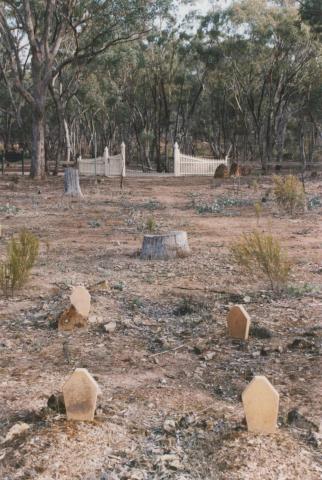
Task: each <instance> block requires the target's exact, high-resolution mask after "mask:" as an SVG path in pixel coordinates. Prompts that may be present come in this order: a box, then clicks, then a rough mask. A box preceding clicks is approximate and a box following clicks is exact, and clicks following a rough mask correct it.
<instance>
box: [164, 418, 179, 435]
mask: <svg viewBox="0 0 322 480" xmlns="http://www.w3.org/2000/svg"><path fill="white" fill-rule="evenodd" d="M163 430H164V431H165V432H167V433H173V432H175V430H176V422H175V421H174V420H172V419H171V418H167V419H166V420H165V421H164V423H163Z"/></svg>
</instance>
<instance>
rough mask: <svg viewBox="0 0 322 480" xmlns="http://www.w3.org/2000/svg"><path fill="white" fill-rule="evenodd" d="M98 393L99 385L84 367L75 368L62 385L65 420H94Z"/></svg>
mask: <svg viewBox="0 0 322 480" xmlns="http://www.w3.org/2000/svg"><path fill="white" fill-rule="evenodd" d="M99 393H100V389H99V386H98V385H97V383H96V382H95V380H94V379H93V377H92V376H91V375H90V373H89V372H88V371H87V370H86V368H76V370H75V371H74V373H73V374H72V375H71V376H70V377H69V379H68V380H67V381H66V382H65V384H64V386H63V396H64V402H65V408H66V414H67V420H79V421H92V420H94V414H95V409H96V400H97V395H98V394H99Z"/></svg>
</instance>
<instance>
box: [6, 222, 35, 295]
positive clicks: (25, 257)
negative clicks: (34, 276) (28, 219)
mask: <svg viewBox="0 0 322 480" xmlns="http://www.w3.org/2000/svg"><path fill="white" fill-rule="evenodd" d="M38 252H39V240H38V238H37V237H36V236H35V235H33V234H32V233H31V232H29V231H28V230H27V229H25V228H24V229H22V230H21V231H20V232H19V235H18V237H17V238H15V237H13V238H12V239H11V240H10V242H9V244H8V246H7V258H6V260H5V261H3V262H1V263H0V288H1V289H2V291H3V293H4V295H6V296H8V295H9V294H10V293H11V294H13V292H14V290H15V289H17V288H21V287H23V286H24V285H25V283H26V282H27V280H28V277H29V274H30V270H31V269H32V267H33V266H34V264H35V261H36V260H37V257H38Z"/></svg>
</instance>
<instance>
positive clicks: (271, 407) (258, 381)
mask: <svg viewBox="0 0 322 480" xmlns="http://www.w3.org/2000/svg"><path fill="white" fill-rule="evenodd" d="M242 400H243V405H244V410H245V416H246V422H247V428H248V431H249V432H253V433H263V434H270V433H274V432H275V431H276V428H277V416H278V406H279V394H278V392H277V391H276V390H275V388H274V387H273V386H272V385H271V383H270V382H269V381H268V380H267V378H266V377H264V376H256V377H254V378H253V380H252V381H251V382H250V384H249V385H248V386H247V387H246V388H245V390H244V391H243V393H242Z"/></svg>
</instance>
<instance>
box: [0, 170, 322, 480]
mask: <svg viewBox="0 0 322 480" xmlns="http://www.w3.org/2000/svg"><path fill="white" fill-rule="evenodd" d="M271 183H272V180H271V178H269V177H260V178H259V179H257V180H256V181H254V179H253V178H245V179H242V181H241V185H240V186H239V185H237V184H236V183H234V181H233V180H225V181H216V183H214V181H213V179H210V178H177V179H176V178H154V179H148V178H145V179H138V178H128V179H126V182H125V188H124V190H123V192H120V190H119V181H118V179H100V181H99V182H98V183H95V182H94V180H88V179H83V180H82V182H81V185H82V190H83V192H84V194H85V200H84V201H82V202H71V201H70V200H68V199H66V198H64V197H63V195H62V190H63V180H62V178H61V177H60V178H51V179H49V180H48V181H46V182H45V183H41V184H40V183H35V182H33V181H31V180H29V179H27V178H26V179H21V178H20V180H19V181H17V180H15V179H14V178H10V177H7V176H6V177H4V178H1V179H0V214H1V224H2V237H1V244H0V248H1V253H3V254H4V253H5V247H6V244H7V241H8V239H9V238H10V237H11V235H12V234H14V233H16V232H17V231H18V230H19V229H20V228H21V227H23V226H26V227H28V228H29V229H30V230H31V231H32V232H34V233H35V234H36V235H37V236H38V237H39V238H40V241H41V252H40V257H39V259H38V262H37V265H36V267H35V268H34V270H33V274H32V276H31V278H30V280H29V283H28V285H27V286H26V287H25V288H24V289H23V290H22V291H20V292H17V293H15V295H14V297H10V298H8V299H6V298H4V297H1V299H0V307H1V310H0V315H1V316H0V381H1V387H0V395H1V403H0V437H1V439H0V478H1V479H3V480H16V479H39V480H40V479H41V480H51V479H55V480H56V479H58V480H74V479H75V480H76V479H77V480H78V479H79V480H125V479H133V480H146V479H175V480H196V479H207V480H210V479H216V480H217V479H218V480H235V479H236V480H237V479H238V480H243V479H245V480H246V479H247V480H259V479H265V480H284V479H285V480H290V479H292V480H293V479H306V480H318V479H321V478H322V447H321V439H322V434H321V430H320V421H321V418H322V417H321V414H322V402H321V394H322V383H321V354H322V285H321V280H322V254H321V250H322V222H321V220H322V184H321V180H320V179H319V178H317V179H314V180H309V181H308V182H307V185H306V189H307V196H308V199H309V200H310V206H311V209H309V210H308V211H306V212H305V213H304V214H302V215H300V216H298V217H295V218H290V217H289V216H287V215H283V214H281V213H280V212H279V211H278V210H277V207H276V204H275V202H274V200H273V197H272V195H266V196H265V194H267V192H268V191H269V189H270V187H271ZM263 197H265V200H267V201H265V202H264V203H261V204H262V212H261V214H260V218H256V215H255V210H254V202H257V201H260V202H261V199H262V198H263ZM154 223H155V225H156V228H157V230H158V231H167V230H170V229H176V230H178V229H182V230H186V231H187V232H188V236H189V242H190V246H191V249H192V253H191V256H190V257H188V258H184V259H178V260H170V261H157V262H156V261H142V260H140V259H139V257H138V252H139V251H140V247H141V243H142V238H143V234H144V232H145V231H146V226H147V224H150V225H151V224H154ZM254 228H258V229H259V230H261V231H266V232H268V231H271V232H272V233H273V234H274V235H276V236H278V237H279V238H280V240H281V242H282V244H283V246H284V247H285V248H286V249H287V250H288V252H289V256H290V259H291V260H292V263H293V270H292V275H291V279H290V283H289V286H288V289H287V290H286V291H285V292H283V293H278V294H277V293H272V292H271V291H270V290H269V289H268V286H267V284H266V283H265V282H264V280H263V279H262V278H260V277H258V276H257V274H256V273H255V274H254V276H253V277H252V278H246V277H245V276H244V275H242V273H241V272H240V271H239V269H238V267H236V265H234V263H233V261H232V259H231V257H230V255H229V245H230V244H231V242H232V241H233V240H234V239H236V238H238V236H239V235H240V234H241V233H242V232H249V231H251V230H253V229H254ZM80 284H83V285H85V286H87V288H88V289H89V290H90V292H91V296H92V307H91V316H90V323H89V328H88V331H77V332H73V333H58V331H57V318H58V316H59V314H60V312H62V310H63V309H64V308H65V307H66V304H68V300H67V299H68V295H69V293H70V288H71V286H72V285H80ZM235 303H240V304H244V306H245V308H246V309H247V311H248V312H249V313H250V315H251V319H252V328H251V335H250V338H249V341H248V342H246V343H245V342H239V341H233V340H232V339H230V338H228V337H227V333H226V316H227V312H228V309H229V307H230V306H232V305H233V304H235ZM109 322H115V323H116V329H115V330H114V331H112V332H107V331H106V329H105V327H104V325H106V324H108V323H109ZM112 330H113V329H112ZM75 367H86V368H87V369H88V370H89V372H90V373H91V374H92V375H93V376H94V377H95V379H96V380H97V382H98V383H99V385H100V388H101V390H102V395H101V396H100V397H99V402H98V409H97V415H96V418H95V421H94V423H72V422H67V421H66V418H65V415H64V414H63V413H59V412H57V411H54V410H52V409H50V408H48V407H47V400H48V398H49V397H50V396H51V395H52V394H57V393H59V392H61V388H62V385H63V383H64V381H65V379H66V378H67V377H68V375H69V374H70V373H71V372H72V371H73V369H74V368H75ZM255 374H262V375H266V376H267V378H268V379H269V380H270V381H271V383H272V384H273V385H274V387H275V388H276V389H277V390H278V392H279V394H280V413H279V429H278V432H277V433H276V434H275V435H272V436H256V435H253V434H249V433H248V432H247V431H246V426H245V421H244V414H243V408H242V404H241V392H242V391H243V389H244V388H245V386H246V385H247V384H248V383H249V381H250V380H251V379H252V378H253V376H254V375H255ZM20 423H25V424H26V425H27V426H26V427H25V430H24V431H23V432H20V433H19V434H16V435H8V433H9V432H10V431H11V428H12V427H13V426H15V425H17V424H18V426H19V425H20Z"/></svg>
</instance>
